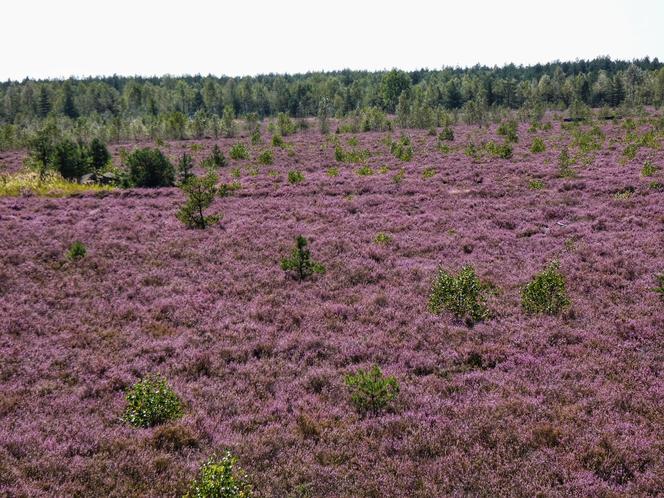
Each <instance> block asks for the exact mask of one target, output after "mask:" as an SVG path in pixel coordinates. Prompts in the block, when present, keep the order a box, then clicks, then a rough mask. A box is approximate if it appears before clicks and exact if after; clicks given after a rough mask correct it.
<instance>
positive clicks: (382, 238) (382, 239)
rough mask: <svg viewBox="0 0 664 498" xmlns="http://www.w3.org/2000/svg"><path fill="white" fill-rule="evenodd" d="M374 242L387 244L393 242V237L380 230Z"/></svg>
mask: <svg viewBox="0 0 664 498" xmlns="http://www.w3.org/2000/svg"><path fill="white" fill-rule="evenodd" d="M374 242H375V243H376V244H379V245H387V244H389V243H390V242H392V237H391V236H390V235H388V234H386V233H384V232H378V233H377V234H376V236H375V237H374Z"/></svg>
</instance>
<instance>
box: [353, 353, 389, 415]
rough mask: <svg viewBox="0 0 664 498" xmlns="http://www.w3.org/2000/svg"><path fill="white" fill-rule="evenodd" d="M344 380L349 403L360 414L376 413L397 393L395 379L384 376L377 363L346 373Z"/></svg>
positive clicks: (385, 406) (387, 404)
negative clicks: (368, 367)
mask: <svg viewBox="0 0 664 498" xmlns="http://www.w3.org/2000/svg"><path fill="white" fill-rule="evenodd" d="M344 381H345V384H346V386H347V387H348V389H349V391H350V401H351V403H352V404H353V406H354V407H355V409H356V410H357V412H358V413H359V414H360V415H362V416H364V415H367V414H370V415H374V416H376V415H378V414H379V413H380V412H382V411H383V410H385V409H386V408H387V407H388V406H389V404H390V403H392V402H393V401H394V400H395V399H396V398H397V396H398V395H399V383H398V382H397V379H396V378H395V377H394V376H387V377H386V376H384V375H383V372H381V370H380V368H379V367H378V366H377V365H374V366H373V367H372V368H371V369H370V370H361V369H360V370H358V371H357V372H356V373H354V374H348V375H346V377H345V379H344Z"/></svg>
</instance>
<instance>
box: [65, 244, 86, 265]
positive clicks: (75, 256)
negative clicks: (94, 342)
mask: <svg viewBox="0 0 664 498" xmlns="http://www.w3.org/2000/svg"><path fill="white" fill-rule="evenodd" d="M86 253H87V249H86V248H85V244H83V242H81V241H80V240H77V241H74V242H73V243H72V245H70V246H69V249H67V259H70V260H71V261H78V260H79V259H82V258H84V257H85V254H86Z"/></svg>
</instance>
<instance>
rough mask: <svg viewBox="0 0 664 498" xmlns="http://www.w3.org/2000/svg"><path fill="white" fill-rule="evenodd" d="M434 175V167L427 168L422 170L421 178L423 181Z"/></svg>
mask: <svg viewBox="0 0 664 498" xmlns="http://www.w3.org/2000/svg"><path fill="white" fill-rule="evenodd" d="M435 175H436V168H434V167H429V168H424V171H422V178H424V179H425V180H426V179H428V178H432V177H434V176H435Z"/></svg>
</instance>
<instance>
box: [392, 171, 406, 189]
mask: <svg viewBox="0 0 664 498" xmlns="http://www.w3.org/2000/svg"><path fill="white" fill-rule="evenodd" d="M405 177H406V170H405V169H404V168H401V169H400V170H399V171H398V172H396V173H395V174H394V176H392V181H393V182H394V183H396V184H397V185H398V184H400V183H401V182H402V181H403V179H404V178H405Z"/></svg>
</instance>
